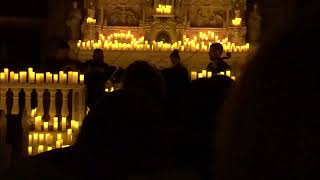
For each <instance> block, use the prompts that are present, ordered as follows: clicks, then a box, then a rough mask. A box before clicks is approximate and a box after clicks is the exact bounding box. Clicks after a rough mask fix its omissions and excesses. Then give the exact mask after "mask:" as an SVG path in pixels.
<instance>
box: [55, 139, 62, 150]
mask: <svg viewBox="0 0 320 180" xmlns="http://www.w3.org/2000/svg"><path fill="white" fill-rule="evenodd" d="M62 143H63V140H57V141H56V148H61V144H62Z"/></svg>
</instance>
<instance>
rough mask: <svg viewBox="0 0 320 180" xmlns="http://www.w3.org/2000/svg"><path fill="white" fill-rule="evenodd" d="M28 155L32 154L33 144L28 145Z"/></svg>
mask: <svg viewBox="0 0 320 180" xmlns="http://www.w3.org/2000/svg"><path fill="white" fill-rule="evenodd" d="M28 155H29V156H31V155H32V146H28Z"/></svg>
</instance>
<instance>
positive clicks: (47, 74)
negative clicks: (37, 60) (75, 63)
mask: <svg viewBox="0 0 320 180" xmlns="http://www.w3.org/2000/svg"><path fill="white" fill-rule="evenodd" d="M46 83H52V74H51V73H50V72H46Z"/></svg>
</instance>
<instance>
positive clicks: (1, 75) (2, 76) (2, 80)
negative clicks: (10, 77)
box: [0, 73, 5, 82]
mask: <svg viewBox="0 0 320 180" xmlns="http://www.w3.org/2000/svg"><path fill="white" fill-rule="evenodd" d="M0 82H5V73H0Z"/></svg>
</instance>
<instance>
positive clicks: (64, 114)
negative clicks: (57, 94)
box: [61, 89, 69, 117]
mask: <svg viewBox="0 0 320 180" xmlns="http://www.w3.org/2000/svg"><path fill="white" fill-rule="evenodd" d="M68 93H69V90H68V89H63V90H62V109H61V116H62V117H68V114H69V110H68Z"/></svg>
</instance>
